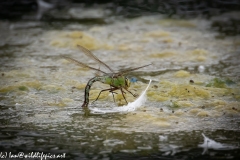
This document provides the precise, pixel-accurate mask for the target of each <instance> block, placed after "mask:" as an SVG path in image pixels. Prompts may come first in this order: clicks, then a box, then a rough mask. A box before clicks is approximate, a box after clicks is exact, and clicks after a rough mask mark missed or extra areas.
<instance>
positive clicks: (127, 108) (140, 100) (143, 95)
mask: <svg viewBox="0 0 240 160" xmlns="http://www.w3.org/2000/svg"><path fill="white" fill-rule="evenodd" d="M151 82H152V80H150V81H149V84H148V86H147V87H146V89H145V90H144V91H143V92H142V93H141V95H140V96H139V97H138V98H137V99H136V100H135V101H134V102H129V103H128V104H127V105H124V106H121V107H113V108H96V107H89V109H90V110H91V111H92V112H93V113H116V112H132V111H135V110H136V109H137V108H139V107H141V106H142V105H143V104H144V103H145V102H146V100H147V97H146V91H147V90H148V88H149V86H150V84H151Z"/></svg>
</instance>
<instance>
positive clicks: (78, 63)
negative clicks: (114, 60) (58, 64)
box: [62, 56, 107, 74]
mask: <svg viewBox="0 0 240 160" xmlns="http://www.w3.org/2000/svg"><path fill="white" fill-rule="evenodd" d="M62 57H63V58H64V59H66V60H68V61H69V62H73V63H75V64H76V65H78V66H81V67H84V68H89V69H92V70H95V71H98V72H102V73H104V74H107V73H106V72H103V71H101V70H100V69H96V68H93V67H90V66H88V65H86V64H85V63H82V62H80V61H77V60H75V59H73V58H70V57H67V56H62Z"/></svg>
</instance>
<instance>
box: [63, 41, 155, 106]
mask: <svg viewBox="0 0 240 160" xmlns="http://www.w3.org/2000/svg"><path fill="white" fill-rule="evenodd" d="M77 47H78V48H79V49H80V50H81V51H82V52H83V53H84V54H85V55H86V56H87V57H89V58H91V59H92V60H94V61H95V62H97V63H99V64H100V65H102V66H103V67H105V68H106V69H107V70H108V71H109V72H110V73H107V72H104V71H102V70H100V69H97V68H93V67H91V66H89V65H87V64H85V63H83V62H80V61H78V60H76V59H73V58H70V57H67V56H62V57H63V58H64V59H66V60H68V61H69V62H72V63H75V64H76V65H78V66H81V67H84V68H88V69H92V70H95V71H97V72H101V73H102V74H103V75H102V76H95V77H93V78H91V79H90V80H89V81H88V83H87V85H86V87H85V92H84V102H83V104H82V107H83V108H86V107H88V105H89V92H90V89H91V86H92V85H93V83H94V82H97V81H99V82H102V83H103V84H108V85H109V86H110V88H108V89H103V90H101V91H100V92H99V94H98V96H97V98H96V100H94V101H93V102H95V101H97V100H98V98H99V96H100V95H101V93H102V92H105V91H109V92H110V93H112V96H113V100H114V102H115V98H114V93H116V92H115V91H116V90H120V91H121V94H122V96H123V98H124V100H125V101H126V103H128V102H127V100H126V97H125V95H124V94H126V91H127V92H129V93H130V94H131V95H133V96H134V97H136V95H135V94H133V93H132V92H131V91H129V90H128V88H129V87H130V85H131V81H130V80H129V79H128V78H127V77H126V74H127V73H129V72H132V71H134V70H138V69H140V68H143V67H147V66H149V65H151V64H148V65H144V66H140V67H136V68H131V69H126V70H122V71H120V72H114V70H113V69H111V68H110V67H109V66H108V65H107V64H106V63H104V62H102V61H101V60H100V59H98V58H97V57H96V56H95V55H94V54H93V53H92V52H91V51H89V50H88V49H87V48H85V47H83V46H81V45H77Z"/></svg>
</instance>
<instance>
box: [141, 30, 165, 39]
mask: <svg viewBox="0 0 240 160" xmlns="http://www.w3.org/2000/svg"><path fill="white" fill-rule="evenodd" d="M145 36H148V37H153V38H158V37H167V36H170V33H169V32H166V31H161V30H157V31H150V32H147V33H145Z"/></svg>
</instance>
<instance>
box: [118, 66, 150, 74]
mask: <svg viewBox="0 0 240 160" xmlns="http://www.w3.org/2000/svg"><path fill="white" fill-rule="evenodd" d="M150 65H152V64H147V65H144V66H140V67H136V68H131V69H126V70H123V71H120V72H118V74H126V73H128V72H131V71H135V70H138V69H140V68H144V67H147V66H150Z"/></svg>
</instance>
